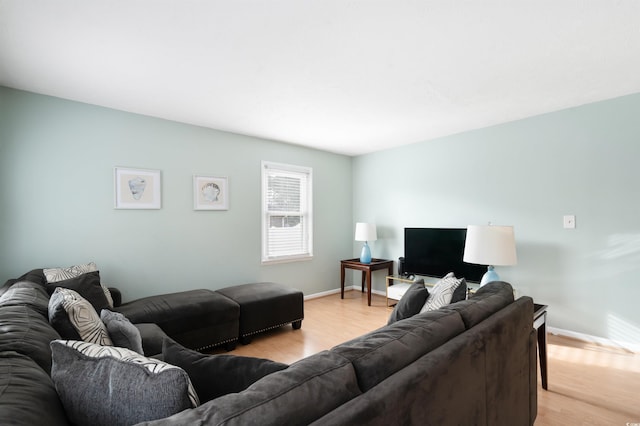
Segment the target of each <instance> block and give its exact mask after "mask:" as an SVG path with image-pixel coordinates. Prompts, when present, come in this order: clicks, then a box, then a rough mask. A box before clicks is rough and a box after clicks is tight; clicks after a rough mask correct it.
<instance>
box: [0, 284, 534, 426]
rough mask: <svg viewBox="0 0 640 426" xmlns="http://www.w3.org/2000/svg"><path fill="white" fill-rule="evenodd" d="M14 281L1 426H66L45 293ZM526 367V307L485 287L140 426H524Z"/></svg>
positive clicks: (6, 322)
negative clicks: (15, 294) (16, 291)
mask: <svg viewBox="0 0 640 426" xmlns="http://www.w3.org/2000/svg"><path fill="white" fill-rule="evenodd" d="M25 279H26V282H25V281H23V282H21V283H17V284H15V285H17V286H18V288H26V289H28V292H23V293H22V296H21V297H12V296H11V294H10V293H9V292H5V294H4V295H0V330H1V332H2V333H1V334H0V423H1V424H16V425H27V424H29V425H30V424H48V425H66V424H69V421H68V418H67V416H66V415H65V411H64V408H63V406H62V403H61V401H60V399H59V398H58V394H57V392H56V388H55V385H54V383H53V380H52V379H51V377H50V372H51V349H50V347H49V344H50V342H51V341H52V340H55V339H58V338H59V335H58V334H57V332H56V331H55V330H54V329H53V328H52V327H51V326H50V325H49V323H48V321H47V312H46V309H47V303H48V296H47V293H46V292H45V291H43V289H42V288H39V284H37V283H32V282H29V281H28V279H29V278H28V277H25ZM11 284H13V283H11ZM25 295H29V296H28V297H25ZM536 365H537V364H536V339H535V332H534V330H533V301H532V300H531V299H530V298H528V297H521V298H519V299H518V300H515V301H514V299H513V290H512V288H511V286H510V285H509V284H507V283H502V282H495V283H492V284H490V285H487V286H484V287H482V288H481V289H480V290H479V291H478V292H477V293H476V294H475V295H474V296H473V297H472V298H470V299H469V300H464V301H460V302H457V303H453V304H451V305H448V306H446V307H444V308H441V309H439V310H437V311H431V312H427V313H424V314H419V315H416V316H414V317H411V318H408V319H403V320H400V321H397V322H395V323H393V324H391V325H387V326H385V327H382V328H380V329H378V330H375V331H372V332H371V333H368V334H366V335H363V336H361V337H359V338H357V339H354V340H351V341H349V342H345V343H343V344H341V345H338V346H336V347H334V348H332V349H331V350H327V351H323V352H320V353H318V354H315V355H312V356H309V357H307V358H304V359H302V360H300V361H298V362H296V363H294V364H292V365H290V366H289V367H288V368H285V369H282V370H279V371H276V372H273V373H271V374H268V375H266V376H264V377H262V378H261V379H259V380H257V381H255V382H254V383H253V384H251V385H250V386H249V387H248V388H246V389H245V390H243V391H241V392H233V393H229V394H226V395H222V396H219V397H216V398H214V399H212V400H210V401H207V402H204V403H202V404H201V405H199V406H197V407H195V408H188V409H185V410H183V411H181V412H179V413H177V414H174V415H172V416H169V417H166V418H162V419H158V420H154V421H149V422H146V423H145V422H143V423H141V424H146V425H149V426H151V425H158V426H159V425H187V424H188V425H223V424H224V425H233V424H236V425H248V424H249V425H250V424H255V425H305V424H315V425H340V424H344V425H347V424H371V425H391V424H402V425H413V424H416V425H417V424H419V425H430V424H433V425H449V424H452V425H453V424H460V425H467V424H474V425H510V426H511V425H531V424H533V422H534V420H535V417H536V413H537V394H536V392H537V381H536ZM215 380H216V377H211V381H215ZM131 386H132V387H135V386H136V384H135V383H132V384H131ZM136 403H138V404H139V403H140V402H139V401H138V402H136V401H131V404H136Z"/></svg>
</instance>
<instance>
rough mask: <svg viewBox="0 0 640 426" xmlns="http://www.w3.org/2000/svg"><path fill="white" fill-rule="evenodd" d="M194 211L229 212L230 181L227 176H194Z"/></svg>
mask: <svg viewBox="0 0 640 426" xmlns="http://www.w3.org/2000/svg"><path fill="white" fill-rule="evenodd" d="M193 209H194V210H229V180H228V179H227V177H226V176H223V177H216V176H200V175H194V176H193Z"/></svg>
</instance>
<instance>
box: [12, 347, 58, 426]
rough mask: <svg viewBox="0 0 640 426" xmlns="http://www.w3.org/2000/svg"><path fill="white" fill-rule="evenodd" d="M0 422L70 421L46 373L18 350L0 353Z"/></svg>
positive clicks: (36, 422) (53, 425)
mask: <svg viewBox="0 0 640 426" xmlns="http://www.w3.org/2000/svg"><path fill="white" fill-rule="evenodd" d="M0 424H2V425H50V426H62V425H68V424H69V422H68V420H67V416H66V415H65V412H64V409H63V408H62V404H61V403H60V399H59V398H58V394H57V393H56V389H55V388H54V386H53V382H52V381H51V378H50V377H49V375H48V374H47V373H46V372H45V371H44V370H43V369H42V368H40V367H39V366H38V364H36V363H35V361H33V360H32V359H31V358H29V357H27V356H25V355H22V354H19V353H17V352H0Z"/></svg>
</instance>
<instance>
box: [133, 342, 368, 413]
mask: <svg viewBox="0 0 640 426" xmlns="http://www.w3.org/2000/svg"><path fill="white" fill-rule="evenodd" d="M358 395H360V390H359V389H358V383H357V381H356V376H355V372H354V370H353V366H352V365H351V363H350V362H349V360H347V359H346V358H344V357H342V356H340V355H338V354H336V353H333V352H329V351H323V352H320V353H317V354H315V355H311V356H310V357H307V358H304V359H302V360H300V361H298V362H296V363H294V364H291V365H290V366H289V368H287V369H285V370H282V371H277V372H275V373H272V374H269V375H268V376H265V377H263V378H262V379H260V380H258V381H257V382H255V383H254V384H253V385H251V386H249V388H247V389H246V390H244V391H243V392H240V393H234V394H228V395H225V396H221V397H220V398H217V399H214V400H212V401H209V402H207V403H205V404H202V405H201V406H200V407H198V408H195V409H193V410H186V411H184V412H182V413H179V414H176V415H174V416H171V417H168V418H166V419H160V420H157V421H154V422H147V423H143V424H145V425H154V426H159V425H167V426H169V425H171V426H175V425H192V424H200V425H204V424H206V425H223V424H224V425H226V426H231V425H238V426H241V425H242V426H244V425H260V426H270V425H273V426H281V425H289V426H296V425H307V424H309V423H311V422H312V421H313V420H314V419H317V418H318V417H321V416H323V415H325V414H327V413H329V412H330V411H332V410H335V409H336V408H337V407H339V406H341V405H342V404H344V403H345V402H347V401H349V400H351V399H353V398H354V397H356V396H358Z"/></svg>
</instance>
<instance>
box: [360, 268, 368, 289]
mask: <svg viewBox="0 0 640 426" xmlns="http://www.w3.org/2000/svg"><path fill="white" fill-rule="evenodd" d="M366 275H367V271H362V282H361V283H360V284H361V285H360V287H361V288H360V291H361V292H363V293H364V283H365V277H366Z"/></svg>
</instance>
